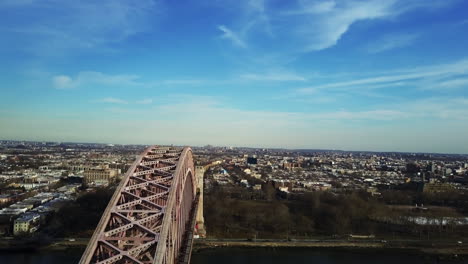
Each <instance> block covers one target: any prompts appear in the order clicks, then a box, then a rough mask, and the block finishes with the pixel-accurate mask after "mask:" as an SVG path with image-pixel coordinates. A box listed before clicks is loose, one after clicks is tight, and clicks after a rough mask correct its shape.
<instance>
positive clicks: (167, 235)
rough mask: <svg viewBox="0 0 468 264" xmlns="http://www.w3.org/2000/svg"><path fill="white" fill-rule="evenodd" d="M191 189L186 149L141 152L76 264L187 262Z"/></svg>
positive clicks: (193, 193) (193, 180) (192, 201)
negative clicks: (78, 262) (78, 263)
mask: <svg viewBox="0 0 468 264" xmlns="http://www.w3.org/2000/svg"><path fill="white" fill-rule="evenodd" d="M196 186H197V182H196V178H195V173H194V164H193V156H192V150H191V149H190V148H188V147H187V148H183V149H181V148H174V147H158V146H152V147H149V148H147V149H146V150H145V151H144V152H143V153H142V154H141V155H140V156H139V157H138V158H137V160H136V161H135V162H134V164H133V165H132V166H131V167H130V169H129V170H128V171H127V173H126V174H125V176H124V178H123V180H122V181H121V183H120V184H119V186H118V187H117V189H116V191H115V193H114V195H113V197H112V198H111V200H110V202H109V204H108V206H107V208H106V210H105V211H104V214H103V216H102V218H101V220H100V222H99V224H98V226H97V228H96V230H95V232H94V234H93V237H92V238H91V240H90V242H89V244H88V247H87V248H86V250H85V252H84V254H83V256H82V258H81V260H80V263H82V264H88V263H100V264H104V263H109V264H110V263H125V264H130V263H132V264H133V263H138V264H140V263H147V264H149V263H175V262H181V261H182V260H184V259H185V260H189V259H190V251H191V239H190V234H191V232H193V230H192V229H193V227H192V225H191V223H192V222H193V215H194V214H193V211H194V208H195V206H196V202H197V199H198V197H197V193H196ZM187 254H188V257H187Z"/></svg>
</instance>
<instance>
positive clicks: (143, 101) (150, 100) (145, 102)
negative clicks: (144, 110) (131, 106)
mask: <svg viewBox="0 0 468 264" xmlns="http://www.w3.org/2000/svg"><path fill="white" fill-rule="evenodd" d="M136 103H137V104H142V105H148V104H152V103H153V99H151V98H145V99H142V100H138V101H136Z"/></svg>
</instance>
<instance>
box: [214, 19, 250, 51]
mask: <svg viewBox="0 0 468 264" xmlns="http://www.w3.org/2000/svg"><path fill="white" fill-rule="evenodd" d="M218 29H219V30H221V31H222V32H223V34H222V35H221V38H224V39H228V40H230V41H231V42H232V44H234V45H235V46H237V47H241V48H247V44H246V43H245V42H244V40H242V39H241V37H240V36H239V35H238V34H237V33H235V32H234V31H232V30H231V29H229V28H227V27H226V26H224V25H220V26H218Z"/></svg>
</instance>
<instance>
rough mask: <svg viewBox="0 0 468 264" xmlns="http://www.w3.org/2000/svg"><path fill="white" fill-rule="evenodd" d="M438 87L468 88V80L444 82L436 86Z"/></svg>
mask: <svg viewBox="0 0 468 264" xmlns="http://www.w3.org/2000/svg"><path fill="white" fill-rule="evenodd" d="M435 86H436V87H442V88H461V87H467V88H468V78H460V79H454V80H448V81H443V82H441V83H438V84H436V85H435Z"/></svg>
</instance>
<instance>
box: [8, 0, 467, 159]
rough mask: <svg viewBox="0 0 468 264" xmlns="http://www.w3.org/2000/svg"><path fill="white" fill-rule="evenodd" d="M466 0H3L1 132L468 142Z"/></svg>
mask: <svg viewBox="0 0 468 264" xmlns="http://www.w3.org/2000/svg"><path fill="white" fill-rule="evenodd" d="M466 10H468V2H467V1H463V0H432V1H426V0H343V1H339V0H335V1H332V0H324V1H314V0H310V1H308V0H291V1H282V0H264V1H262V0H250V1H247V0H245V1H242V0H197V1H195V0H184V1H163V0H139V1H130V0H128V1H124V0H120V1H117V0H113V1H111V0H101V1H94V0H82V1H72V0H2V1H1V2H0V22H1V23H0V33H1V34H0V58H1V61H2V63H1V64H0V76H1V78H0V89H1V90H0V92H1V96H0V138H2V139H20V140H53V141H81V142H83V141H84V142H105V143H142V144H178V145H204V144H214V145H225V146H255V147H286V148H322V149H345V150H376V151H408V152H444V153H468V49H467V47H468V34H467V32H468V13H467V12H466Z"/></svg>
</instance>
